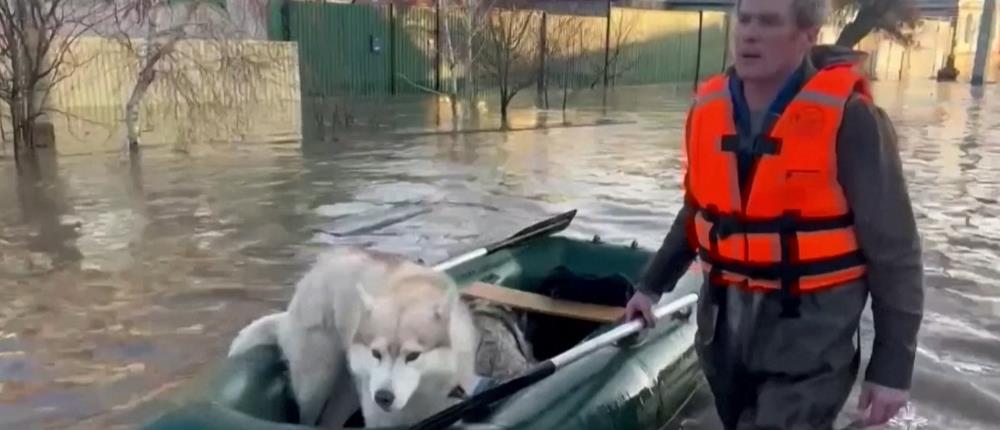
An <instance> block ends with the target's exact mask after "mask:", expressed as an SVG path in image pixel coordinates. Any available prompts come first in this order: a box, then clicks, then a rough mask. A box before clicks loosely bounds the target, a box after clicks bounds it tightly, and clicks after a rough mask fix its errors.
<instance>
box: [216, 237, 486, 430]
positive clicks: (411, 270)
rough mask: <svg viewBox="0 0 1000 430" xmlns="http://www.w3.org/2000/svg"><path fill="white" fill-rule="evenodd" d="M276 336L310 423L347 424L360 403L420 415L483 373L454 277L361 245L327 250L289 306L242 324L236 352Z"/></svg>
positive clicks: (388, 420)
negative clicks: (478, 372) (380, 402)
mask: <svg viewBox="0 0 1000 430" xmlns="http://www.w3.org/2000/svg"><path fill="white" fill-rule="evenodd" d="M268 343H269V344H277V345H279V347H280V348H281V350H282V352H283V354H284V357H285V359H286V360H287V361H288V367H289V374H290V379H291V384H292V389H293V391H294V393H295V399H296V401H297V402H298V404H299V410H300V412H299V413H300V417H301V421H302V422H303V423H306V424H314V423H317V422H318V423H320V424H321V425H324V426H325V425H334V426H338V425H342V424H343V423H344V421H346V419H347V418H348V417H349V416H350V415H351V414H352V413H353V412H354V411H355V410H356V409H357V407H358V405H359V403H360V406H361V409H362V414H363V415H364V418H365V424H366V426H395V425H405V424H410V423H414V422H416V421H419V420H420V419H422V418H425V417H427V416H430V415H431V414H433V413H435V412H437V411H439V410H441V409H444V408H446V407H447V406H450V405H451V404H453V403H454V402H456V401H457V399H455V398H452V397H449V394H450V393H451V392H452V391H453V390H454V389H455V388H456V386H458V387H461V388H462V389H463V390H466V391H469V390H470V389H471V387H468V386H467V385H465V384H467V383H470V382H471V381H472V380H474V378H475V374H474V367H475V353H476V345H477V335H476V329H475V325H474V324H473V321H472V318H471V316H470V313H469V310H468V308H467V307H466V305H465V303H464V302H463V301H462V300H460V299H459V298H458V293H457V289H456V287H455V285H454V283H453V281H452V280H451V279H450V278H449V277H448V276H446V275H445V274H443V273H440V272H436V271H434V270H432V269H430V268H427V267H424V266H421V265H418V264H415V263H412V262H409V261H406V260H405V259H403V258H401V257H398V256H393V255H387V254H381V253H375V252H371V251H365V250H361V249H356V248H337V249H334V250H331V251H328V252H325V253H323V254H322V255H320V256H319V258H318V259H317V260H316V263H315V264H314V265H313V267H312V268H311V270H309V272H307V273H306V275H305V276H304V277H303V278H302V279H301V280H300V281H299V282H298V283H297V285H296V288H295V293H294V295H293V297H292V300H291V302H290V303H289V305H288V309H287V310H286V311H285V312H281V313H277V314H272V315H267V316H264V317H261V318H259V319H257V320H256V321H254V322H252V323H251V324H249V325H248V326H247V327H245V328H244V329H243V330H241V331H240V332H239V334H238V335H237V336H236V337H235V338H234V339H233V342H232V344H231V346H230V350H229V355H230V356H233V355H237V354H240V353H242V352H244V351H246V350H248V349H250V348H252V347H253V346H256V345H259V344H268ZM380 390H382V391H383V392H382V396H381V398H382V400H383V406H384V407H383V406H379V405H378V403H377V402H376V400H375V398H376V397H375V395H376V393H378V392H379V391H380ZM386 393H391V397H393V400H392V401H391V402H385V400H386V399H387V396H386V395H385V394H386ZM327 399H330V401H329V404H327ZM348 400H350V401H348Z"/></svg>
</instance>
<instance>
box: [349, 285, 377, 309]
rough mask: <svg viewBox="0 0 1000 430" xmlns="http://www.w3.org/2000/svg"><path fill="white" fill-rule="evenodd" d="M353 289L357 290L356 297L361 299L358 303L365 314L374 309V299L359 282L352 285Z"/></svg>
mask: <svg viewBox="0 0 1000 430" xmlns="http://www.w3.org/2000/svg"><path fill="white" fill-rule="evenodd" d="M354 288H355V289H357V290H358V297H360V298H361V300H360V301H361V306H362V309H364V311H365V312H366V313H368V312H371V311H372V309H374V308H375V299H374V298H372V295H371V294H369V293H368V290H366V289H365V285H364V284H362V283H361V282H358V283H357V284H354Z"/></svg>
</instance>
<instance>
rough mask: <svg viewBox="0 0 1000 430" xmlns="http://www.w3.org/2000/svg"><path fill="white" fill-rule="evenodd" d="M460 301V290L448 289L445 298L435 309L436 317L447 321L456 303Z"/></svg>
mask: <svg viewBox="0 0 1000 430" xmlns="http://www.w3.org/2000/svg"><path fill="white" fill-rule="evenodd" d="M457 300H458V289H457V288H448V289H447V291H446V292H445V295H444V297H442V298H441V301H440V302H438V304H437V307H436V308H435V309H434V317H435V318H437V319H439V320H442V321H447V320H448V317H450V316H451V310H452V309H454V307H455V302H456V301H457Z"/></svg>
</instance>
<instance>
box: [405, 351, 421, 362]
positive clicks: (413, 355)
mask: <svg viewBox="0 0 1000 430" xmlns="http://www.w3.org/2000/svg"><path fill="white" fill-rule="evenodd" d="M419 357H420V353H419V352H411V353H409V354H406V362H407V363H409V362H411V361H413V360H416V359H417V358H419Z"/></svg>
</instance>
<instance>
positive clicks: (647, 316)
mask: <svg viewBox="0 0 1000 430" xmlns="http://www.w3.org/2000/svg"><path fill="white" fill-rule="evenodd" d="M654 303H655V302H654V300H653V298H652V297H650V296H649V295H647V294H645V293H643V292H641V291H636V292H635V294H633V295H632V298H631V299H629V301H628V304H626V305H625V321H632V320H633V319H636V318H642V320H643V321H644V322H645V324H646V328H652V327H654V326H656V318H654V317H653V304H654Z"/></svg>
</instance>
